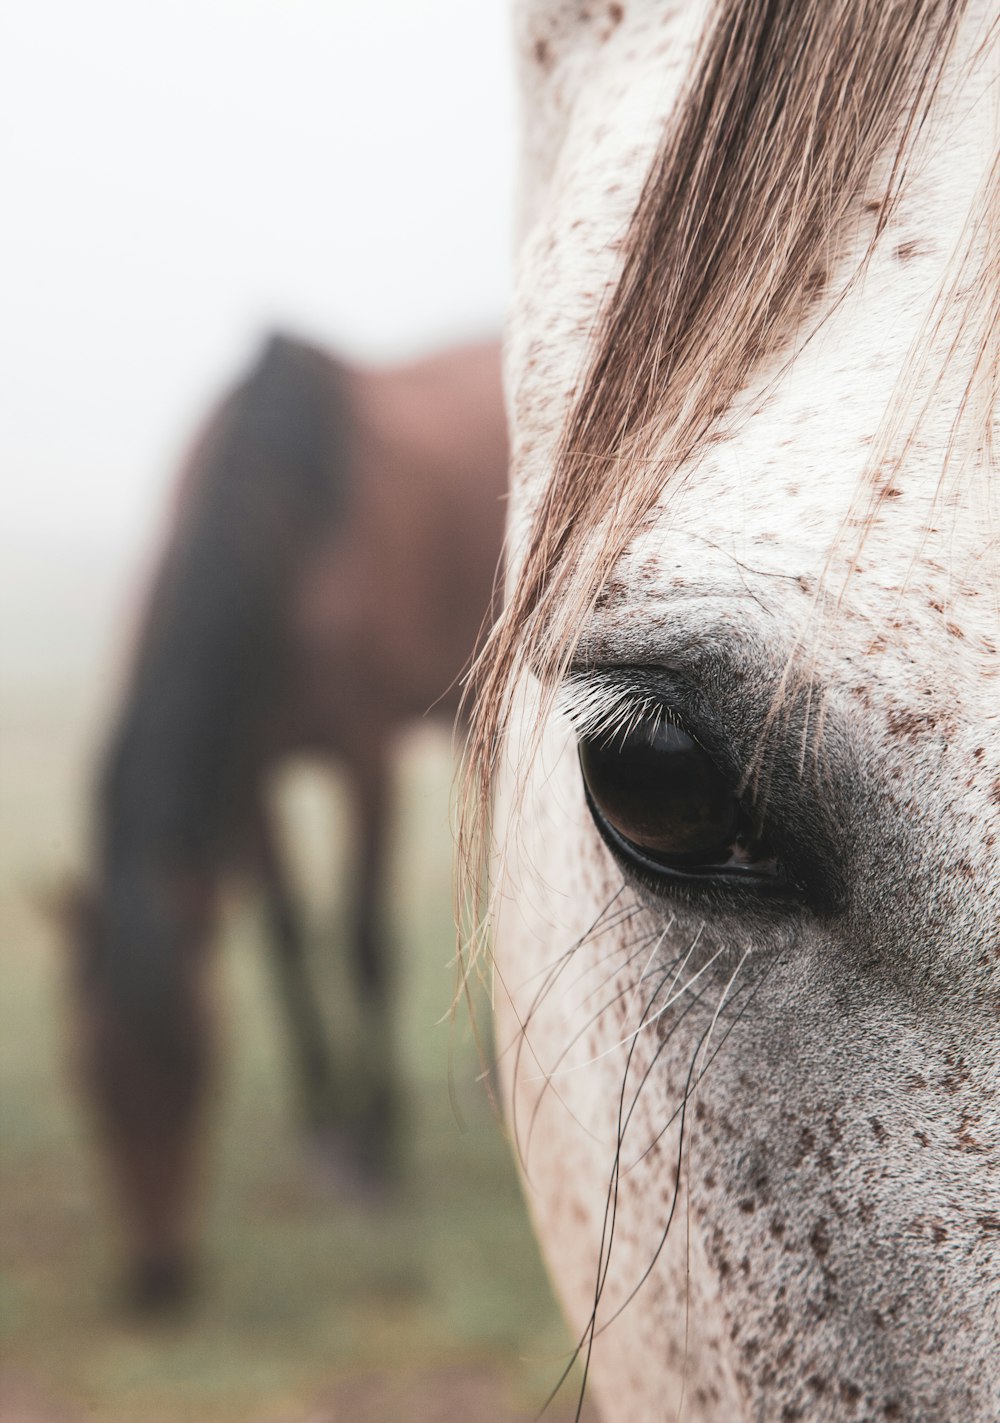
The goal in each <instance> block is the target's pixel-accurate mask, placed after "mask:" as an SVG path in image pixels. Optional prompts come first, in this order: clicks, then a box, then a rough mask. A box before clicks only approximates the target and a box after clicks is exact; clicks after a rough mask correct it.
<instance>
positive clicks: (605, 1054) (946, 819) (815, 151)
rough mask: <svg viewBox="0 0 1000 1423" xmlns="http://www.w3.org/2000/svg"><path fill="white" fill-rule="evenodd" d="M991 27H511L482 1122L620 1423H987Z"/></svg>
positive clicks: (835, 0)
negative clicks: (506, 512)
mask: <svg viewBox="0 0 1000 1423" xmlns="http://www.w3.org/2000/svg"><path fill="white" fill-rule="evenodd" d="M991 23H992V15H991V6H990V5H989V3H979V0H970V3H968V4H967V5H962V4H959V3H949V2H948V0H914V2H913V3H912V4H903V5H895V4H891V5H886V4H883V3H874V0H719V3H715V4H712V5H711V6H709V5H706V4H702V3H695V2H694V0H692V3H690V4H687V5H684V6H676V5H668V4H658V3H648V0H642V3H635V4H631V3H629V0H625V3H624V4H621V5H618V4H615V5H609V4H596V5H587V6H582V5H578V4H577V3H575V0H570V3H558V4H557V3H555V0H523V3H522V4H521V6H520V10H519V17H518V35H519V45H520V50H521V67H522V87H523V101H524V116H525V121H524V135H525V138H524V154H523V166H522V174H523V183H522V204H521V215H520V223H521V234H520V237H521V247H520V261H519V268H518V277H517V288H516V294H515V305H514V312H513V317H512V322H511V330H510V339H509V343H508V358H507V372H506V375H507V386H508V397H509V403H510V408H511V415H512V435H513V450H514V460H513V479H514V486H513V493H512V511H511V526H510V547H511V560H510V572H509V580H508V605H507V610H506V613H505V614H504V616H503V617H502V618H501V620H500V622H499V623H498V626H497V628H496V629H495V631H494V635H493V638H492V640H491V642H490V644H489V645H488V647H487V651H486V654H485V656H484V659H483V661H482V663H481V667H480V672H481V681H480V700H479V711H478V718H477V723H476V727H475V728H474V743H473V746H474V753H475V754H478V757H479V766H480V770H481V773H482V784H483V787H484V788H486V789H488V788H489V786H490V784H491V781H492V779H493V777H494V774H498V779H499V791H500V795H499V800H498V806H497V809H496V812H495V819H494V834H495V836H496V838H497V841H498V843H499V855H500V857H499V861H498V862H497V867H496V876H497V877H496V881H495V886H494V896H493V901H492V902H493V904H494V906H495V915H494V925H495V936H496V937H495V954H496V964H497V974H498V984H499V986H498V988H497V1003H498V1014H499V1020H500V1022H499V1049H500V1051H501V1052H502V1053H503V1057H502V1062H503V1064H504V1068H505V1089H506V1093H507V1098H508V1104H509V1110H510V1112H511V1114H512V1118H513V1124H514V1129H515V1134H516V1138H517V1141H518V1145H519V1150H520V1154H521V1159H522V1163H523V1168H524V1173H525V1179H526V1187H527V1192H528V1197H529V1201H530V1203H531V1207H532V1210H533V1213H534V1217H535V1221H536V1224H537V1228H538V1231H539V1234H540V1236H541V1239H542V1243H543V1246H544V1248H545V1251H546V1255H547V1258H548V1261H549V1264H550V1267H551V1269H552V1272H553V1275H554V1278H555V1281H556V1284H557V1287H558V1288H559V1291H560V1293H561V1296H562V1299H563V1301H564V1304H565V1307H566V1311H567V1314H568V1316H569V1319H570V1321H571V1324H572V1326H573V1328H574V1330H575V1331H576V1335H577V1338H578V1339H579V1341H580V1345H581V1350H580V1352H581V1354H582V1355H583V1356H584V1358H585V1359H586V1360H587V1361H588V1362H589V1369H590V1378H591V1380H592V1382H593V1387H594V1393H595V1398H596V1401H597V1403H598V1404H599V1406H600V1407H601V1409H602V1412H603V1414H604V1416H606V1417H607V1418H608V1419H621V1420H630V1421H631V1420H659V1419H670V1418H677V1417H683V1418H685V1419H689V1420H699V1423H703V1421H707V1420H712V1423H734V1420H750V1419H753V1420H758V1423H777V1421H778V1420H784V1423H790V1421H791V1420H796V1419H802V1420H810V1421H811V1423H812V1421H813V1420H824V1419H837V1420H839V1419H893V1418H896V1419H907V1420H920V1423H945V1420H957V1419H962V1420H969V1423H987V1420H993V1419H995V1418H996V1417H998V1416H1000V927H998V926H1000V870H998V844H1000V841H998V837H1000V721H998V707H1000V675H998V673H1000V660H998V642H1000V611H998V561H1000V555H998V541H997V540H998V530H1000V523H998V510H997V507H996V483H995V476H996V465H995V455H994V447H993V445H992V439H993V436H994V435H995V420H996V401H997V384H998V381H1000V362H998V330H1000V283H998V276H997V259H998V251H1000V181H998V171H997V167H996V166H995V165H996V159H995V154H996V149H997V112H998V98H997V95H998V78H1000V76H998V62H997V49H996V44H995V31H994V32H992V33H991V29H990V26H991ZM481 823H482V822H480V824H481Z"/></svg>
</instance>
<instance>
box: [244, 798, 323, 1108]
mask: <svg viewBox="0 0 1000 1423" xmlns="http://www.w3.org/2000/svg"><path fill="white" fill-rule="evenodd" d="M257 853H258V858H259V864H260V869H261V874H262V877H263V882H264V906H265V914H266V917H267V926H268V930H269V937H270V943H271V947H272V950H273V963H274V969H275V976H276V978H277V982H278V989H279V992H280V994H281V997H282V1000H283V1003H284V1007H285V1014H286V1017H287V1020H288V1026H289V1029H290V1033H291V1039H292V1048H293V1051H294V1053H295V1056H296V1059H297V1067H298V1073H299V1078H300V1081H301V1084H302V1094H303V1101H304V1105H305V1115H306V1120H307V1122H308V1125H309V1127H310V1128H311V1129H312V1130H320V1129H321V1128H323V1127H324V1126H326V1125H328V1124H329V1122H330V1121H331V1119H332V1118H333V1117H334V1116H335V1115H336V1108H335V1102H334V1089H335V1072H334V1064H333V1060H332V1055H331V1051H330V1045H329V1041H328V1038H327V1032H326V1026H325V1024H324V1022H323V1016H322V1014H321V1012H320V1009H319V1003H318V1000H317V997H316V993H315V990H314V987H313V985H312V983H311V982H310V979H309V974H308V971H307V967H306V942H305V933H304V931H303V927H302V918H301V915H300V914H299V911H298V907H297V905H296V903H295V898H294V896H293V894H292V889H291V885H290V883H289V880H288V875H287V872H286V870H285V865H284V861H283V859H282V855H281V851H280V848H279V846H278V844H277V843H276V840H275V836H274V833H273V830H272V828H271V825H270V822H269V820H268V816H267V811H266V809H265V807H264V806H261V807H260V810H259V818H258V826H257Z"/></svg>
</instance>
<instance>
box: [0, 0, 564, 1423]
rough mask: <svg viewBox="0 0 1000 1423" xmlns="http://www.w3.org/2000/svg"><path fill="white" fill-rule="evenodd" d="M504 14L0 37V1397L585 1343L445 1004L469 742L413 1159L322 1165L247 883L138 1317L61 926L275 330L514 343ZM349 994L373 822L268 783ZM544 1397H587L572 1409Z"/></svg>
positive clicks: (243, 1393)
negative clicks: (121, 732)
mask: <svg viewBox="0 0 1000 1423" xmlns="http://www.w3.org/2000/svg"><path fill="white" fill-rule="evenodd" d="M506 12H507V4H506V0H475V3H474V4H470V3H469V0H421V3H420V4H413V3H412V0H364V3H361V0H171V3H169V4H162V5H135V4H132V3H126V0H92V3H90V4H88V5H85V6H83V5H79V4H76V3H72V0H34V3H32V4H31V5H21V6H8V7H7V8H6V11H5V15H4V19H3V23H2V34H0V109H2V117H0V144H2V164H0V171H2V175H3V180H2V183H3V212H4V216H3V221H2V228H0V245H2V248H3V261H2V263H0V291H2V301H0V309H2V321H0V468H2V471H3V475H4V487H5V512H4V519H3V529H2V537H3V547H2V551H0V552H2V558H0V640H2V676H3V684H2V707H0V753H2V758H3V759H2V797H3V800H2V807H0V812H2V821H0V828H2V847H0V851H2V858H0V935H2V957H0V973H2V985H0V987H2V999H0V1016H2V1034H0V1054H2V1062H0V1066H2V1102H0V1108H2V1121H0V1150H2V1179H0V1231H2V1241H0V1244H2V1264H3V1282H2V1294H0V1416H2V1417H3V1419H4V1423H60V1420H61V1423H74V1420H79V1419H88V1420H91V1419H92V1420H95V1423H111V1420H130V1423H131V1420H139V1419H141V1420H149V1423H160V1420H162V1423H176V1421H177V1420H181V1419H184V1420H198V1423H211V1420H219V1423H223V1420H226V1423H228V1420H233V1421H234V1423H235V1420H240V1421H241V1423H243V1420H251V1423H296V1420H305V1419H307V1418H308V1419H310V1420H312V1423H333V1420H339V1419H341V1418H343V1419H348V1418H349V1419H352V1420H366V1419H372V1420H375V1419H379V1420H381V1419H396V1418H400V1417H406V1418H408V1419H414V1420H423V1419H426V1420H431V1419H433V1420H438V1419H440V1420H442V1423H446V1420H447V1423H450V1420H453V1419H454V1420H457V1419H471V1418H476V1419H485V1420H491V1419H495V1420H514V1419H520V1418H529V1417H532V1416H534V1413H535V1412H536V1411H537V1408H538V1407H539V1405H540V1403H541V1401H542V1400H543V1399H544V1396H545V1394H546V1392H547V1390H548V1387H549V1386H550V1385H551V1383H552V1382H553V1381H554V1379H555V1378H556V1377H557V1376H558V1373H559V1372H560V1370H561V1367H562V1362H563V1359H564V1355H565V1349H566V1338H565V1335H564V1332H563V1329H562V1326H561V1325H560V1323H559V1321H558V1319H557V1315H556V1311H555V1308H554V1305H553V1303H552V1300H551V1297H550V1294H549V1291H548V1287H547V1285H546V1283H545V1280H544V1277H543V1273H542V1270H541V1266H540V1264H539V1262H538V1258H537V1253H536V1251H535V1247H534V1244H533V1241H532V1239H531V1236H530V1231H529V1226H528V1223H527V1219H526V1215H525V1212H524V1208H523V1205H522V1202H521V1197H520V1193H519V1189H518V1186H517V1183H516V1180H515V1175H514V1170H513V1165H512V1163H511V1160H510V1156H509V1152H508V1149H507V1145H506V1143H505V1141H504V1139H503V1134H502V1130H501V1128H500V1126H499V1125H498V1123H497V1122H496V1120H495V1118H494V1116H493V1115H492V1112H491V1109H490V1106H489V1104H488V1102H487V1100H486V1097H485V1094H484V1092H483V1090H482V1088H481V1086H480V1085H478V1083H477V1078H478V1076H479V1071H480V1065H479V1060H478V1058H477V1054H476V1050H475V1048H474V1045H473V1043H472V1041H471V1034H470V1032H469V1030H468V1025H467V1022H466V1019H465V1017H464V1016H460V1018H459V1020H458V1023H457V1025H456V1026H454V1027H452V1026H449V1023H448V1021H447V1013H448V1008H449V1005H450V1003H451V999H452V994H453V991H454V975H453V970H452V969H451V967H450V964H451V960H452V956H453V946H454V945H453V928H452V921H451V897H450V874H451V840H450V831H449V787H450V781H451V775H452V761H451V751H450V745H449V740H448V737H447V735H445V734H443V733H441V732H440V731H436V732H435V731H431V730H430V729H426V730H425V729H422V728H420V727H416V728H415V729H414V731H413V733H412V735H410V736H409V737H408V738H407V741H406V744H405V745H404V746H403V747H402V749H401V755H400V764H399V782H400V787H401V789H400V794H399V796H398V798H397V801H396V806H395V810H394V831H393V845H394V849H393V855H392V869H391V895H390V909H389V914H390V918H391V920H392V923H393V925H394V926H395V937H396V941H397V943H398V944H399V945H400V950H401V952H400V962H399V968H398V973H397V976H396V983H395V994H394V1017H395V1023H394V1031H395V1033H396V1034H397V1040H398V1049H397V1051H398V1055H399V1058H400V1061H401V1064H402V1070H403V1075H404V1079H405V1081H406V1083H407V1108H408V1116H407V1122H406V1128H405V1135H406V1147H405V1152H404V1156H405V1162H406V1165H405V1170H404V1172H403V1179H402V1181H401V1184H400V1186H399V1188H398V1189H397V1190H396V1191H395V1192H394V1193H392V1194H390V1195H389V1196H387V1197H386V1198H384V1199H382V1200H381V1201H380V1202H379V1203H377V1204H373V1203H371V1202H365V1201H363V1200H360V1199H357V1198H355V1199H353V1200H346V1199H344V1198H342V1197H341V1196H338V1193H337V1192H335V1191H332V1190H331V1189H330V1183H329V1182H328V1181H327V1180H325V1179H324V1178H323V1175H322V1173H321V1172H317V1170H316V1167H315V1162H314V1161H311V1160H310V1158H309V1156H308V1154H307V1153H306V1152H304V1151H303V1149H302V1140H301V1133H300V1130H299V1124H298V1121H297V1118H296V1113H295V1106H294V1102H293V1095H294V1093H293V1086H292V1081H291V1071H290V1068H289V1064H288V1061H287V1057H288V1053H287V1045H286V1041H285V1037H284V1034H283V1031H282V1028H281V1024H280V1023H279V1021H278V1019H279V1016H280V1015H279V1012H278V1009H277V1007H276V1004H275V1002H274V995H273V990H272V985H271V982H270V979H269V976H268V968H267V965H266V963H265V962H264V959H265V953H264V947H263V943H262V938H263V934H262V929H261V925H260V922H259V920H260V913H259V905H258V904H257V903H256V902H255V899H254V897H253V895H247V894H245V893H240V892H238V891H234V892H232V893H231V894H230V895H229V896H228V897H227V899H226V902H225V912H224V914H223V923H222V929H221V932H220V934H219V936H218V938H219V944H218V950H217V955H216V958H217V963H216V969H217V972H216V973H215V975H214V980H215V981H214V984H213V997H214V999H215V1000H216V1001H217V1003H218V1007H219V1012H220V1016H221V1025H222V1044H221V1047H220V1050H219V1054H218V1057H219V1066H218V1070H217V1072H216V1075H215V1077H214V1079H213V1084H212V1101H211V1107H210V1114H209V1115H210V1130H209V1132H208V1151H207V1161H206V1167H205V1171H204V1183H203V1204H202V1209H201V1228H200V1236H201V1241H202V1250H203V1260H202V1264H201V1276H200V1285H201V1288H200V1291H199V1293H198V1295H197V1297H196V1298H195V1300H194V1301H193V1303H192V1304H191V1305H190V1307H189V1308H188V1309H187V1311H186V1312H183V1313H179V1314H176V1315H171V1316H169V1317H168V1318H166V1319H159V1320H155V1321H148V1320H147V1321H143V1320H142V1319H139V1318H136V1317H135V1316H133V1315H131V1314H130V1313H129V1312H128V1311H127V1310H126V1309H124V1307H123V1305H122V1301H121V1299H120V1298H119V1296H118V1294H117V1293H116V1287H117V1283H118V1276H119V1270H120V1265H121V1250H122V1245H121V1240H120V1238H119V1232H118V1230H117V1225H118V1222H116V1220H115V1219H114V1209H113V1207H112V1205H111V1198H110V1197H109V1195H108V1193H107V1191H106V1189H105V1181H104V1179H103V1176H102V1169H101V1165H100V1162H99V1159H98V1157H97V1154H96V1152H95V1150H94V1147H93V1142H92V1139H91V1132H90V1129H89V1127H88V1124H87V1120H86V1118H85V1116H84V1115H83V1114H82V1112H81V1110H80V1104H79V1101H78V1096H77V1094H76V1093H75V1091H74V1087H75V1086H76V1085H77V1084H75V1083H74V1081H73V1077H74V1072H75V1068H74V1056H73V1046H72V1034H71V1028H70V1015H69V1011H68V990H67V983H66V979H67V973H66V968H67V966H66V963H65V951H64V947H63V945H62V944H61V943H60V934H59V932H58V930H57V927H56V924H55V921H54V919H53V917H52V914H51V912H50V909H51V903H52V900H53V898H54V896H55V895H56V894H57V892H58V889H59V886H60V885H61V884H62V883H63V882H64V880H65V879H66V877H67V876H69V875H71V874H74V873H79V872H80V871H82V870H83V868H84V866H85V863H86V857H87V827H88V816H89V808H88V807H89V798H90V796H91V792H92V782H93V776H94V757H95V753H96V751H97V748H98V747H99V746H100V744H101V741H102V738H103V737H105V736H106V734H107V727H108V721H109V717H110V716H111V714H112V711H113V708H114V707H115V706H116V703H117V700H118V699H119V698H120V696H121V692H122V681H123V677H124V669H125V667H126V657H127V652H128V648H129V642H130V637H131V635H132V631H133V625H134V622H135V619H136V617H137V615H138V611H137V610H138V604H137V597H138V592H139V590H140V589H141V588H142V587H143V585H144V580H145V579H146V577H147V576H148V570H149V567H150V565H151V563H152V561H153V559H154V557H155V555H156V551H157V549H158V546H159V542H160V540H161V539H162V536H163V531H164V528H165V523H166V520H167V511H168V507H169V504H170V490H171V487H172V484H173V482H174V480H175V479H176V470H177V466H178V462H179V460H180V457H181V454H182V452H183V451H184V449H185V448H186V447H187V445H188V443H189V441H190V438H191V435H192V431H193V429H194V428H195V427H196V426H197V424H198V423H199V421H200V420H201V419H202V417H203V416H204V413H205V411H206V410H207V409H208V408H209V407H210V406H211V404H212V403H213V402H214V401H215V400H216V399H217V397H218V395H219V393H220V391H221V390H223V389H224V388H225V387H226V386H227V385H228V384H229V383H231V381H232V379H233V378H234V376H235V375H236V373H237V372H238V371H239V370H240V369H241V368H243V367H245V365H246V363H247V361H248V359H249V358H250V356H251V354H252V352H253V351H254V350H255V348H256V347H257V346H258V344H259V342H260V339H261V338H262V336H263V335H264V334H265V333H266V332H267V331H269V330H271V329H273V328H275V327H281V328H284V329H288V330H291V331H293V332H295V333H298V334H300V335H303V336H305V337H307V338H309V339H311V340H313V341H315V342H316V343H318V344H320V345H322V346H324V347H328V348H333V349H335V350H336V351H337V352H339V353H340V354H341V355H343V356H345V357H347V358H349V359H350V360H352V361H354V362H361V363H365V364H380V363H384V362H395V361H400V360H408V359H411V358H414V357H417V356H418V355H420V354H421V353H424V352H427V351H431V350H435V349H439V348H443V347H446V346H449V345H452V344H455V343H457V342H461V341H465V340H468V339H474V338H480V337H484V336H488V335H490V334H491V333H493V332H495V331H496V330H497V329H498V328H499V325H500V322H501V320H502V317H503V311H504V306H505V301H506V293H507V284H508V242H509V225H510V224H509V208H510V199H511V181H512V148H513V129H514V119H513V101H512V93H511V74H510V59H509V53H508V48H509V47H508V35H507V13H506ZM277 796H278V800H279V801H280V806H281V812H282V816H283V822H284V823H285V825H286V829H287V832H288V836H289V839H290V841H291V845H292V852H293V854H292V858H293V870H294V880H295V885H296V889H297V891H298V892H299V893H300V894H301V896H302V898H303V901H304V903H305V904H306V906H307V918H308V926H309V938H310V943H311V944H312V945H313V946H314V956H315V957H316V958H317V959H318V960H319V962H318V963H317V964H316V969H317V973H318V978H319V984H320V997H321V998H324V999H325V1005H324V1011H325V1012H327V1013H328V1014H329V1017H330V1020H331V1022H332V1023H333V1025H334V1027H335V1026H336V1011H337V997H338V989H337V973H338V969H337V965H336V963H330V962H327V960H328V959H329V958H330V954H329V951H328V950H327V951H326V953H325V955H324V954H321V953H320V949H322V948H325V946H327V945H328V944H329V943H334V944H335V943H336V942H337V940H338V935H342V934H343V932H344V926H343V921H344V916H345V913H346V909H345V903H346V899H347V896H348V893H349V886H348V885H347V883H346V880H345V875H346V870H342V869H341V868H340V866H341V863H342V856H341V854H340V851H342V850H343V849H344V848H345V847H344V841H345V838H346V837H347V836H348V834H349V828H348V821H347V818H346V811H345V806H344V793H343V787H342V786H341V785H340V784H339V782H338V780H337V777H336V775H334V774H331V773H330V772H329V771H327V770H325V769H318V768H317V767H316V766H315V765H310V764H309V763H306V762H301V761H300V762H296V763H295V764H293V765H292V766H290V767H289V768H287V770H286V772H285V773H284V774H283V777H282V781H281V784H280V786H279V787H278V791H277ZM553 1416H561V1415H560V1414H559V1412H558V1410H556V1412H555V1414H554V1415H553Z"/></svg>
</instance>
